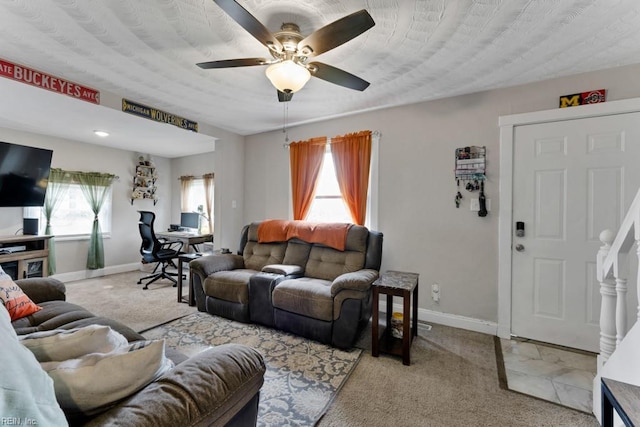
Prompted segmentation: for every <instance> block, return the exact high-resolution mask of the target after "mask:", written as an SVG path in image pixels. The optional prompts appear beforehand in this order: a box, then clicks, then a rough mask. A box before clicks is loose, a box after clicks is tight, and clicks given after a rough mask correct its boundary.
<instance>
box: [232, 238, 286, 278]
mask: <svg viewBox="0 0 640 427" xmlns="http://www.w3.org/2000/svg"><path fill="white" fill-rule="evenodd" d="M286 248H287V243H286V242H283V243H257V242H254V241H248V242H247V244H246V245H245V247H244V251H243V252H242V256H243V258H244V268H248V269H250V270H256V271H260V270H262V267H264V266H265V265H269V264H284V262H283V261H284V253H285V250H286Z"/></svg>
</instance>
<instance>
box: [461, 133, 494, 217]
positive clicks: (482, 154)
mask: <svg viewBox="0 0 640 427" xmlns="http://www.w3.org/2000/svg"><path fill="white" fill-rule="evenodd" d="M486 171H487V148H486V147H479V146H475V145H474V146H469V147H461V148H456V152H455V179H456V185H457V193H456V197H455V202H456V208H459V207H460V202H461V200H462V198H463V196H462V191H461V190H462V189H465V190H467V191H469V192H474V191H479V196H478V199H477V202H478V209H477V211H478V216H486V215H487V203H486V198H485V195H484V182H485V180H486V179H487V175H486ZM474 200H475V199H473V200H472V202H473V201H474ZM472 206H473V203H472ZM473 210H476V209H473Z"/></svg>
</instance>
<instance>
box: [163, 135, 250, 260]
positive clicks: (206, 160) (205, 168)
mask: <svg viewBox="0 0 640 427" xmlns="http://www.w3.org/2000/svg"><path fill="white" fill-rule="evenodd" d="M215 134H216V136H217V137H218V138H219V139H218V140H217V141H216V143H215V151H214V152H211V153H205V154H198V155H194V156H187V157H181V158H178V159H172V160H171V166H172V174H173V177H172V179H171V183H172V192H171V196H172V199H173V200H174V203H173V205H172V208H171V218H172V222H174V223H175V222H179V221H180V182H179V180H178V177H180V176H182V175H202V174H205V173H209V172H213V173H215V182H214V184H215V199H214V242H213V243H214V247H215V248H222V247H224V248H237V246H238V240H239V237H240V230H241V229H242V226H243V214H242V209H243V197H244V196H243V191H244V137H242V136H240V135H236V134H234V133H230V132H224V131H220V130H217V131H216V133H215ZM234 201H235V207H234V203H233V202H234Z"/></svg>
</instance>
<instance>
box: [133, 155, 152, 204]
mask: <svg viewBox="0 0 640 427" xmlns="http://www.w3.org/2000/svg"><path fill="white" fill-rule="evenodd" d="M157 179H158V175H157V174H156V168H155V166H154V165H153V164H151V163H150V162H149V161H144V160H140V162H139V163H138V164H137V165H136V173H135V175H134V177H133V191H132V192H131V204H132V205H133V201H134V200H153V205H154V206H155V204H156V203H158V196H157V195H156V180H157Z"/></svg>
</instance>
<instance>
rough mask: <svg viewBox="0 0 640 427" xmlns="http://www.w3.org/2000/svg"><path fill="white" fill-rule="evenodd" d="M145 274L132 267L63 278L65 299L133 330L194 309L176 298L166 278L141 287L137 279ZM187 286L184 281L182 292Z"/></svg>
mask: <svg viewBox="0 0 640 427" xmlns="http://www.w3.org/2000/svg"><path fill="white" fill-rule="evenodd" d="M145 274H146V273H145V272H143V271H133V272H127V273H120V274H112V275H109V276H104V277H98V278H94V279H86V280H79V281H75V282H67V283H65V285H66V287H67V301H69V302H72V303H74V304H78V305H81V306H82V307H84V308H86V309H87V310H89V311H90V312H92V313H93V314H96V315H99V316H106V317H110V318H112V319H116V320H118V321H120V322H122V323H124V324H125V325H127V326H129V327H130V328H132V329H133V330H135V331H137V332H143V331H145V330H147V329H150V328H152V327H154V326H157V325H161V324H163V323H167V322H169V321H171V320H174V319H178V318H180V317H183V316H186V315H187V314H191V313H194V312H196V311H197V310H196V308H195V307H189V305H188V304H183V303H178V302H177V289H176V288H174V287H173V283H171V282H169V281H168V280H164V279H163V280H159V281H157V282H155V283H153V284H151V286H149V289H147V290H143V289H142V286H143V285H138V284H137V283H138V279H140V278H141V277H143V276H144V275H145ZM187 289H188V288H187V286H186V285H185V286H184V291H183V292H184V293H185V294H186V293H187V292H188V290H187Z"/></svg>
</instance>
